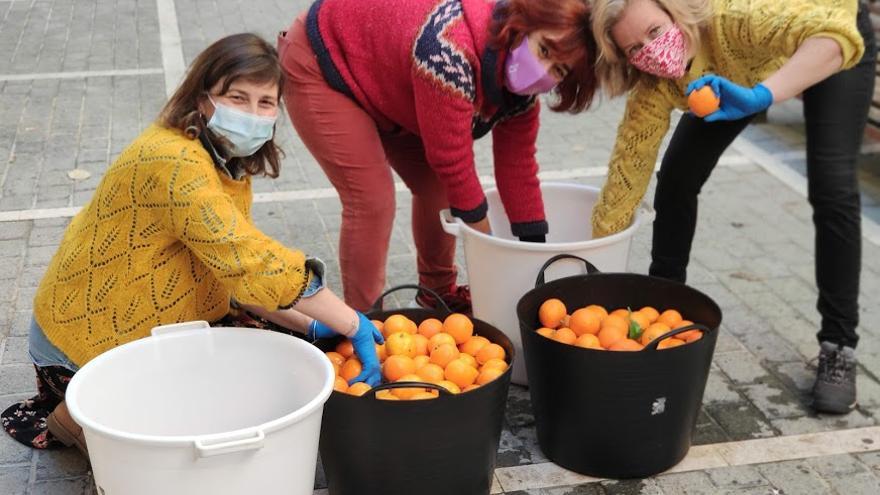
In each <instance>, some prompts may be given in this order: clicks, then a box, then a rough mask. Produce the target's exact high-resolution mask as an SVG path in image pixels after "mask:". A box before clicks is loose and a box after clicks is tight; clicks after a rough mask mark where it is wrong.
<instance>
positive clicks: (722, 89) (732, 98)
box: [686, 74, 773, 122]
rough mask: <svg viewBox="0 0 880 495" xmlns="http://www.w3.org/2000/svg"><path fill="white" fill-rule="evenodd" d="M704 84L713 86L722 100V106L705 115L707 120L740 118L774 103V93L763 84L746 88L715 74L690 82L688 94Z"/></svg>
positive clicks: (713, 89)
mask: <svg viewBox="0 0 880 495" xmlns="http://www.w3.org/2000/svg"><path fill="white" fill-rule="evenodd" d="M703 86H709V87H711V88H712V91H714V92H715V94H716V95H717V96H718V98H719V99H720V100H721V102H720V105H721V108H719V109H718V110H715V111H714V112H712V113H710V114H709V115H707V116H706V117H704V120H705V121H706V122H716V121H719V120H739V119H742V118H745V117H748V116H749V115H754V114H756V113H758V112H762V111H764V110H766V109H767V108H768V107H770V105H772V104H773V93H771V92H770V90H769V89H767V87H766V86H764V85H763V84H760V83H759V84H756V85H755V87H753V88H746V87H744V86H740V85H739V84H735V83H732V82H730V81H728V80H727V79H725V78H723V77H721V76H716V75H714V74H710V75H707V76H703V77H701V78H699V79H697V80H695V81H693V82H691V83H690V84H688V87H687V92H686V94H688V95H690V94H691V92H692V91H696V90H698V89H700V88H702V87H703Z"/></svg>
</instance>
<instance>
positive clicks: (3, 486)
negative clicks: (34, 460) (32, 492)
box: [0, 466, 31, 495]
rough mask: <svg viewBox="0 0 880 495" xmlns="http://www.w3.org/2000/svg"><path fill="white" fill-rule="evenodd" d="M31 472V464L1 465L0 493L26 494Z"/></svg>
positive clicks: (6, 494) (8, 494)
mask: <svg viewBox="0 0 880 495" xmlns="http://www.w3.org/2000/svg"><path fill="white" fill-rule="evenodd" d="M30 474H31V468H30V466H9V467H3V466H0V493H2V494H3V495H25V494H26V493H27V487H28V486H27V485H28V479H29V478H30Z"/></svg>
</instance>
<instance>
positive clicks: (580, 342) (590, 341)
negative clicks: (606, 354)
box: [574, 333, 602, 350]
mask: <svg viewBox="0 0 880 495" xmlns="http://www.w3.org/2000/svg"><path fill="white" fill-rule="evenodd" d="M574 345H576V346H578V347H585V348H587V349H599V350H601V349H602V346H601V345H600V344H599V337H596V336H595V335H593V334H591V333H585V334H583V335H581V336H580V337H578V338H577V340H575V341H574Z"/></svg>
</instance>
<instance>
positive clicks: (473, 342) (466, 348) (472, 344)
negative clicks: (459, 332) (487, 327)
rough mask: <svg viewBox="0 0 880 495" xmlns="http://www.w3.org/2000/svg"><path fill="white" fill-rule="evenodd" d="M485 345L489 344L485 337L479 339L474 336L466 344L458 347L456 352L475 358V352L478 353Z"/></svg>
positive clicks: (477, 336)
mask: <svg viewBox="0 0 880 495" xmlns="http://www.w3.org/2000/svg"><path fill="white" fill-rule="evenodd" d="M486 344H491V342H489V339H487V338H486V337H480V336H479V335H474V336H473V337H471V338H469V339H468V341H467V342H465V343H464V344H461V345H460V346H458V350H459V351H461V352H463V353H465V354H470V355H471V356H476V355H477V352H479V351H480V349H482V348H483V347H484V346H486Z"/></svg>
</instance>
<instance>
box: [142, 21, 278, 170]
mask: <svg viewBox="0 0 880 495" xmlns="http://www.w3.org/2000/svg"><path fill="white" fill-rule="evenodd" d="M239 79H243V80H246V81H249V82H254V83H257V84H269V83H274V84H277V85H278V97H279V99H280V97H281V91H282V89H283V88H282V86H283V83H284V78H283V76H282V73H281V66H280V64H279V63H278V53H277V52H276V51H275V48H274V47H272V45H270V44H269V43H267V42H266V41H265V40H264V39H263V38H261V37H259V36H257V35H256V34H251V33H241V34H233V35H231V36H227V37H225V38H222V39H219V40H217V41H215V42H214V43H213V44H212V45H211V46H209V47H208V48H206V49H205V50H204V51H202V53H200V54H199V55H198V56H197V57H196V59H195V60H193V62H192V64H191V65H190V66H189V71H188V72H187V74H186V77H185V78H184V79H183V82H181V83H180V86H178V87H177V90H176V91H175V92H174V95H172V96H171V98H170V99H169V100H168V102H167V103H166V104H165V107H164V108H162V111H161V113H159V123H160V124H162V125H163V126H165V127H169V128H176V129H180V130H181V131H183V132H184V133H186V135H187V136H189V137H190V138H192V139H195V138H196V137H197V136H198V135H199V134H200V133H201V132H202V131H203V130H205V121H204V119H203V118H202V115H201V112H199V102H200V101H202V100H203V99H204V98H205V97H206V95H207V94H208V92H209V91H210V90H211V88H213V87H214V86H215V85H217V84H218V83H220V82H222V84H221V87H220V94H221V95H222V94H226V92H227V91H229V87H230V86H231V85H232V83H234V82H235V81H237V80H239ZM279 108H280V104H279ZM279 111H280V110H279ZM208 136H209V137H210V138H211V142H212V143H215V144H221V145H224V144H225V139H224V138H222V137H220V136H217V135H215V134H214V133H212V132H210V131H208ZM282 156H283V153H282V152H281V149H280V148H278V146H276V145H275V140H274V138H273V139H270V140H269V141H267V142H266V144H264V145H263V146H262V147H260V149H259V150H257V152H256V153H254V154H253V155H251V156H246V157H241V158H233V159H232V160H238V161H239V162H238V163H239V164H240V165H241V166H242V167H243V168H244V170H245V171H246V172H247V173H248V174H250V175H266V176H269V177H272V178H275V177H278V172H279V169H280V167H281V158H282Z"/></svg>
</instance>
